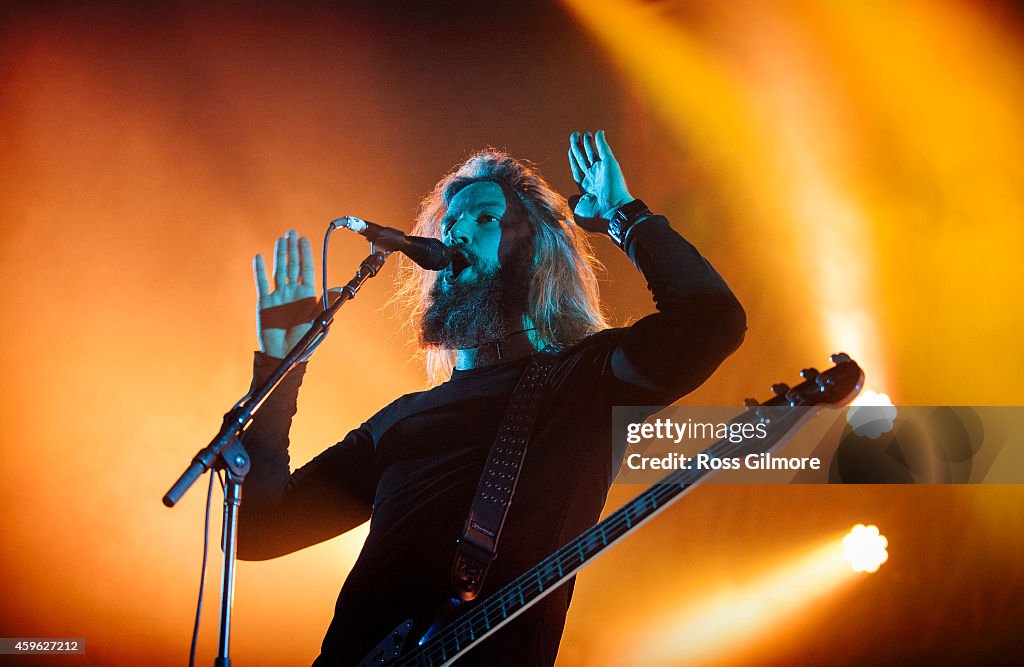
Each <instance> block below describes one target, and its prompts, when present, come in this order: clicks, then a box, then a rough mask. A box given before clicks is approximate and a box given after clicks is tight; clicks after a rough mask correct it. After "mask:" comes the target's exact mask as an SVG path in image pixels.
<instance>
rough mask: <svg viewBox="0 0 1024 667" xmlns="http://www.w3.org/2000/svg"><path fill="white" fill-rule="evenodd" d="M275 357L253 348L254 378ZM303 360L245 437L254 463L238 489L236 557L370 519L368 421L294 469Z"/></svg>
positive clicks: (280, 548) (276, 551)
mask: <svg viewBox="0 0 1024 667" xmlns="http://www.w3.org/2000/svg"><path fill="white" fill-rule="evenodd" d="M275 363H276V360H273V359H270V358H269V357H265V356H264V355H262V354H259V353H257V355H256V362H255V367H254V371H253V382H254V383H256V382H258V381H259V380H260V379H262V378H263V377H266V376H267V375H268V374H269V372H270V371H271V370H272V369H273V367H274V365H275ZM304 372H305V364H301V365H300V366H298V367H297V368H295V369H293V370H292V372H291V373H289V374H288V375H287V376H285V378H284V379H283V380H281V383H280V384H279V385H278V387H277V389H276V390H275V391H274V393H273V394H271V396H270V397H269V398H267V400H266V401H265V402H264V404H263V406H262V407H261V408H260V409H259V410H258V411H257V413H256V415H255V416H254V417H253V421H252V424H250V426H249V429H248V430H247V431H246V433H245V436H244V437H243V443H244V445H245V448H246V450H247V451H248V452H249V456H250V457H251V458H252V466H251V469H250V470H249V473H248V475H246V478H245V483H244V484H243V487H242V504H241V507H240V508H239V520H238V557H239V558H240V559H242V560H266V559H268V558H276V557H277V556H282V555H284V554H287V553H291V552H293V551H298V550H299V549H303V548H305V547H308V546H310V545H313V544H317V543H319V542H323V541H324V540H328V539H330V538H332V537H335V536H337V535H340V534H341V533H343V532H345V531H347V530H349V529H351V528H354V527H355V526H358V525H359V524H361V523H363V522H365V521H366V520H367V519H369V518H370V511H371V508H372V506H373V479H374V470H373V460H374V456H373V452H374V447H373V439H372V437H371V435H370V432H369V429H368V428H367V425H366V424H364V425H363V426H361V427H359V428H358V429H356V430H354V431H352V432H351V433H349V434H348V435H347V436H345V439H344V440H342V441H341V442H339V443H338V444H336V445H334V446H333V447H331V448H330V449H328V450H326V451H325V452H323V453H322V454H320V455H319V456H317V457H316V458H315V459H313V460H312V461H310V462H309V463H307V464H306V465H305V466H303V467H302V468H300V469H298V470H296V471H295V472H294V473H291V472H290V468H289V457H288V430H289V428H290V426H291V421H292V417H293V416H294V415H295V410H296V397H297V395H298V391H299V386H300V385H301V384H302V376H303V373H304Z"/></svg>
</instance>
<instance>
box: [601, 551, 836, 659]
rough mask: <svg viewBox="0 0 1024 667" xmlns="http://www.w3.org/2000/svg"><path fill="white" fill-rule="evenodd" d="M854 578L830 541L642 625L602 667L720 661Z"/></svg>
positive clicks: (775, 628) (762, 636) (710, 592)
mask: <svg viewBox="0 0 1024 667" xmlns="http://www.w3.org/2000/svg"><path fill="white" fill-rule="evenodd" d="M855 576H856V575H855V574H854V572H853V571H852V570H851V569H850V567H849V565H848V564H847V562H846V560H845V559H844V558H843V544H842V542H841V541H840V540H839V539H838V537H837V538H834V539H832V540H829V542H828V543H826V544H825V545H823V546H820V547H818V548H815V549H812V550H811V551H809V552H808V553H807V554H806V555H804V556H803V557H799V558H797V559H796V560H793V561H791V562H789V563H788V564H786V565H783V566H782V567H779V568H777V569H775V570H773V571H771V572H769V573H768V574H766V575H764V576H762V577H760V578H757V579H754V580H749V581H743V582H741V583H739V584H738V585H736V586H734V587H728V588H720V589H717V590H712V591H709V592H708V593H707V594H706V597H704V599H699V600H697V601H695V602H694V603H692V604H691V605H690V606H688V607H686V608H685V609H683V610H681V611H679V612H677V613H676V614H673V615H671V616H667V617H666V618H665V619H664V620H662V621H661V622H654V623H647V624H645V626H644V630H643V632H642V636H637V637H634V638H631V639H630V641H627V642H623V644H624V645H626V646H629V653H628V654H623V655H620V656H614V657H612V659H610V660H608V661H607V662H606V663H605V664H608V665H645V666H650V667H657V666H659V665H664V666H665V667H668V666H670V665H671V666H672V667H677V666H679V665H697V664H703V663H706V662H709V661H713V660H714V661H717V660H721V659H722V658H723V657H725V656H727V655H730V654H732V653H733V652H737V651H740V650H742V649H744V648H746V647H747V646H748V645H749V644H751V643H753V642H755V641H758V640H761V639H764V638H765V637H766V636H767V635H768V634H769V633H771V632H772V631H773V630H778V628H779V627H780V626H782V625H783V624H785V623H790V622H791V621H792V620H793V617H794V616H796V615H798V614H799V613H800V612H803V611H806V610H808V609H809V608H810V607H811V606H813V605H814V603H816V602H818V601H820V600H822V599H824V598H825V597H827V596H828V595H829V594H831V593H833V592H835V591H836V590H837V589H838V588H839V587H840V586H842V585H843V584H844V583H846V582H848V581H851V580H852V579H853V578H854V577H855Z"/></svg>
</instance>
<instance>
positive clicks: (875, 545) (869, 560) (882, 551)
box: [843, 523, 889, 573]
mask: <svg viewBox="0 0 1024 667" xmlns="http://www.w3.org/2000/svg"><path fill="white" fill-rule="evenodd" d="M888 546H889V540H887V539H886V538H885V536H884V535H882V534H881V533H880V532H879V531H878V527H877V526H870V525H869V526H865V525H864V524H862V523H858V524H857V525H856V526H854V527H853V528H852V529H851V530H850V532H849V533H847V535H846V537H844V538H843V556H844V557H845V558H846V561H847V562H848V563H849V564H850V567H852V568H853V571H854V572H869V573H871V572H877V571H878V568H879V567H881V565H882V563H884V562H885V561H887V560H889V552H888V551H886V547H888Z"/></svg>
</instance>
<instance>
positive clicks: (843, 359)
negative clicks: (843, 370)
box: [829, 352, 850, 364]
mask: <svg viewBox="0 0 1024 667" xmlns="http://www.w3.org/2000/svg"><path fill="white" fill-rule="evenodd" d="M829 358H830V359H831V360H832V363H833V364H845V363H847V362H849V361H850V355H848V354H846V353H845V352H839V353H838V354H833V355H832V356H831V357H829Z"/></svg>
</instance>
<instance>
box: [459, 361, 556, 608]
mask: <svg viewBox="0 0 1024 667" xmlns="http://www.w3.org/2000/svg"><path fill="white" fill-rule="evenodd" d="M555 358H556V357H555V355H553V354H544V353H541V354H535V355H534V356H533V358H532V360H531V361H530V364H529V365H528V366H527V367H526V370H525V371H523V374H522V375H521V376H520V378H519V383H518V384H517V385H516V388H515V390H514V391H513V392H512V398H511V400H510V401H509V404H508V407H507V408H506V409H505V415H504V416H503V417H502V419H501V425H500V426H499V427H498V435H497V437H496V438H495V439H494V444H492V445H491V453H490V454H489V455H488V457H487V463H486V464H485V465H484V471H483V474H482V475H481V476H480V484H479V485H478V486H477V489H476V495H475V496H474V497H473V504H472V506H471V507H470V508H469V516H468V517H466V525H465V527H464V528H463V531H462V537H460V538H459V539H458V542H457V548H456V551H455V562H454V563H453V564H452V586H453V588H454V589H455V594H456V596H457V597H458V598H459V599H460V600H462V601H463V602H468V601H470V600H472V599H473V598H475V597H476V596H477V595H478V594H479V593H480V588H481V586H483V582H484V577H485V576H486V575H487V569H488V568H489V567H490V565H491V562H492V561H494V558H495V556H497V554H498V537H499V536H500V535H501V529H502V527H503V526H504V525H505V517H507V516H508V509H509V507H510V506H511V504H512V494H514V493H515V490H516V482H517V481H518V479H519V471H520V470H522V467H523V459H524V458H525V456H526V446H527V444H529V441H530V435H531V433H532V431H533V425H534V422H535V421H536V418H537V414H538V413H539V412H540V407H541V403H542V399H543V398H544V391H545V389H546V387H547V381H548V376H549V375H550V374H551V369H552V367H553V366H554V362H555Z"/></svg>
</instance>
